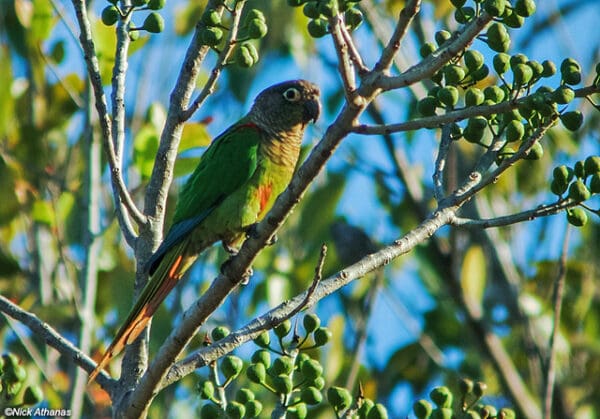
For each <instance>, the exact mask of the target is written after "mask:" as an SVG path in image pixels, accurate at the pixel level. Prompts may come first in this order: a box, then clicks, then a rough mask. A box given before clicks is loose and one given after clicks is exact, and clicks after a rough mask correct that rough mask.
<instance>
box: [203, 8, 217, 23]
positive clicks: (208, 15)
mask: <svg viewBox="0 0 600 419" xmlns="http://www.w3.org/2000/svg"><path fill="white" fill-rule="evenodd" d="M200 22H202V23H204V24H205V25H206V26H218V25H220V24H221V15H219V13H218V12H217V11H216V10H215V9H208V10H206V11H205V12H204V13H203V14H202V17H201V18H200Z"/></svg>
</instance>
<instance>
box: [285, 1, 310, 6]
mask: <svg viewBox="0 0 600 419" xmlns="http://www.w3.org/2000/svg"><path fill="white" fill-rule="evenodd" d="M305 2H306V0H287V4H288V6H291V7H299V6H302V5H303V4H304V3H305Z"/></svg>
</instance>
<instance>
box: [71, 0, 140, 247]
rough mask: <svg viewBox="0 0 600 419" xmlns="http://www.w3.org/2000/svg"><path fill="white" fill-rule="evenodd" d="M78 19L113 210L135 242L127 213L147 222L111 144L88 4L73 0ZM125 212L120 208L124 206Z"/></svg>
mask: <svg viewBox="0 0 600 419" xmlns="http://www.w3.org/2000/svg"><path fill="white" fill-rule="evenodd" d="M72 2H73V7H74V8H75V14H76V16H77V22H78V24H79V29H80V31H81V33H80V35H79V42H80V43H81V47H82V48H83V51H84V59H85V62H86V66H87V71H88V75H89V78H90V82H91V84H92V89H93V91H94V98H95V107H96V111H97V112H98V117H99V122H100V129H101V132H102V145H103V147H104V150H105V151H106V155H107V159H108V165H109V167H110V174H111V181H112V186H113V191H114V192H115V198H116V202H115V209H116V212H117V218H118V220H119V225H120V226H121V230H122V231H123V235H124V237H125V240H126V241H127V243H128V244H129V245H130V246H133V245H134V242H135V238H136V234H135V231H134V229H133V227H132V225H131V221H130V220H129V216H131V217H133V219H134V220H135V221H136V222H137V223H138V224H139V225H143V224H145V223H146V222H147V219H146V217H145V216H144V215H143V214H142V213H141V212H140V211H139V210H138V208H137V207H136V205H135V203H134V202H133V199H132V198H131V195H130V194H129V192H128V191H127V186H126V185H125V182H124V180H123V176H122V173H121V168H120V159H119V157H118V155H117V152H116V151H115V147H114V143H113V142H112V140H111V138H112V129H111V119H110V116H109V115H108V111H107V104H106V96H105V94H104V89H103V87H102V79H101V77H100V66H99V64H98V57H97V55H96V47H95V46H94V41H93V39H92V31H91V27H90V21H89V19H88V17H87V7H86V4H85V1H83V0H72ZM121 204H122V205H123V206H124V207H125V208H126V209H127V212H125V211H123V207H122V206H121Z"/></svg>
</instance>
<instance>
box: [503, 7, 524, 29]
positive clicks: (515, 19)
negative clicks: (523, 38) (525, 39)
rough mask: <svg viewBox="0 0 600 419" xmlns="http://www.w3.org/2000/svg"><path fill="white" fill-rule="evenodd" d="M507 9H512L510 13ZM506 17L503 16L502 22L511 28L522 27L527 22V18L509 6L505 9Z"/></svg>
mask: <svg viewBox="0 0 600 419" xmlns="http://www.w3.org/2000/svg"><path fill="white" fill-rule="evenodd" d="M507 10H510V13H506V11H507ZM504 11H505V13H504V17H503V18H502V23H504V24H505V25H506V26H508V27H509V28H515V29H516V28H520V27H521V26H523V24H524V23H525V18H524V17H522V16H519V15H518V14H516V13H515V12H514V11H512V10H511V9H509V8H506V9H504Z"/></svg>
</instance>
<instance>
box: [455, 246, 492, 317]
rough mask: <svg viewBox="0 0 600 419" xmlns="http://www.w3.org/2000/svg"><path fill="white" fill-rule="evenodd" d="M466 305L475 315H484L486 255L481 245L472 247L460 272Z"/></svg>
mask: <svg viewBox="0 0 600 419" xmlns="http://www.w3.org/2000/svg"><path fill="white" fill-rule="evenodd" d="M460 283H461V286H462V291H463V296H464V299H465V303H466V304H467V305H468V306H469V308H470V310H472V311H474V314H475V315H481V314H482V307H481V305H482V303H483V294H484V292H485V284H486V263H485V254H484V253H483V249H482V248H481V246H479V245H474V246H471V247H470V248H469V249H468V250H467V252H466V253H465V258H464V260H463V265H462V269H461V272H460Z"/></svg>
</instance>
